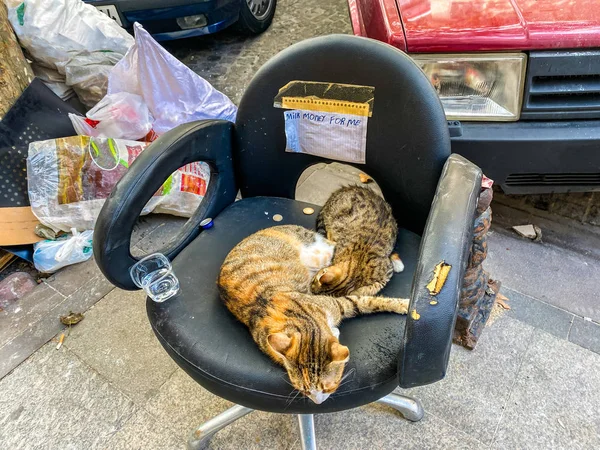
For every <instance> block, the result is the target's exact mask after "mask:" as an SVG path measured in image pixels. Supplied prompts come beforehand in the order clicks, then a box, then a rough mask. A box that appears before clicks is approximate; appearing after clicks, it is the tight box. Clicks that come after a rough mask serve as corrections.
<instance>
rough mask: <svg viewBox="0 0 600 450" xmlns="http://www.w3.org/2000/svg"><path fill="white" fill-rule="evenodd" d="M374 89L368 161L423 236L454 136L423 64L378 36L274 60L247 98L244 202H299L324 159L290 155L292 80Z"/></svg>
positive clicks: (335, 39) (343, 39) (241, 174)
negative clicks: (300, 187)
mask: <svg viewBox="0 0 600 450" xmlns="http://www.w3.org/2000/svg"><path fill="white" fill-rule="evenodd" d="M295 80H302V81H316V82H330V83H342V84H352V85H361V86H373V87H374V88H375V91H374V107H373V114H372V117H370V118H369V119H368V127H367V144H366V164H364V165H362V164H352V165H354V166H356V167H358V168H362V170H364V171H365V172H367V173H368V174H369V175H371V176H372V177H374V178H375V180H376V181H377V182H378V183H379V185H380V187H381V189H382V191H383V193H384V196H385V198H386V199H387V200H388V202H390V204H391V205H392V208H393V210H394V214H395V216H396V219H397V220H398V222H399V224H400V225H401V226H403V227H405V228H408V229H410V230H412V231H415V232H417V233H419V234H420V233H421V232H422V231H423V228H424V225H425V221H426V219H427V215H428V213H429V209H430V206H431V202H432V200H433V196H434V193H435V188H436V186H437V183H438V180H439V176H440V174H441V171H442V167H443V165H444V162H445V161H446V159H447V158H448V156H450V136H449V133H448V127H447V122H446V118H445V116H444V111H443V109H442V105H441V103H440V101H439V98H438V96H437V94H436V92H435V90H434V89H433V87H432V86H431V84H430V83H429V81H428V80H427V77H426V76H425V74H424V73H423V72H422V71H421V70H420V69H419V67H418V66H417V65H416V64H415V63H414V62H413V61H412V60H411V59H410V58H409V57H408V56H407V55H406V54H404V53H403V52H401V51H400V50H397V49H395V48H394V47H392V46H389V45H387V44H383V43H381V42H377V41H374V40H371V39H366V38H360V37H355V36H346V35H330V36H325V37H319V38H314V39H309V40H306V41H303V42H300V43H298V44H295V45H293V46H291V47H289V48H288V49H286V50H284V51H282V52H281V53H279V54H278V55H277V56H275V57H274V58H272V59H271V60H270V61H268V62H267V63H266V64H265V65H264V66H263V67H262V68H261V69H260V70H259V71H258V72H257V73H256V75H255V76H254V78H253V80H252V81H251V83H250V85H249V87H248V89H247V90H246V92H245V93H244V96H243V98H242V100H241V103H240V107H239V111H238V115H237V120H236V133H235V134H236V136H235V148H234V159H235V164H236V175H237V180H238V183H239V186H240V189H241V191H242V195H243V196H244V197H253V196H260V195H268V196H279V197H287V198H294V194H295V189H296V182H297V180H298V178H299V176H300V175H301V174H302V172H303V171H304V170H305V169H306V168H307V167H309V166H311V165H313V164H315V163H317V162H322V161H323V158H319V157H316V156H311V155H307V154H301V153H286V152H285V145H286V137H285V122H284V111H283V110H282V109H279V108H275V107H274V106H273V101H274V98H275V96H276V95H277V93H278V91H279V89H280V88H282V87H283V86H285V85H286V84H288V83H289V82H290V81H295Z"/></svg>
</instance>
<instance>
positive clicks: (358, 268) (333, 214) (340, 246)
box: [311, 186, 404, 296]
mask: <svg viewBox="0 0 600 450" xmlns="http://www.w3.org/2000/svg"><path fill="white" fill-rule="evenodd" d="M317 231H318V232H319V233H321V234H322V235H323V236H327V239H328V240H330V241H332V242H334V243H335V255H334V257H333V264H332V265H331V266H330V267H326V268H323V269H322V270H320V271H319V272H318V273H317V275H316V276H315V278H314V279H313V282H312V284H311V291H312V292H313V293H314V294H328V295H336V296H337V295H349V294H352V295H375V294H377V293H378V292H379V291H380V290H381V289H383V287H384V286H385V285H386V284H387V282H388V281H390V279H391V278H392V275H393V273H394V272H402V271H403V270H404V265H403V264H402V261H401V260H400V257H399V256H398V255H397V254H396V253H394V254H392V251H393V250H394V245H395V244H396V238H397V236H398V226H397V225H396V221H395V220H394V216H393V215H392V208H391V206H390V205H389V204H388V203H387V202H386V201H385V200H384V199H383V198H381V197H380V196H379V195H377V194H376V193H375V192H373V191H371V190H370V189H368V188H365V187H361V186H347V187H343V188H340V189H338V190H337V191H335V192H334V193H333V194H331V197H329V199H328V200H327V202H326V203H325V205H324V206H323V209H322V210H321V212H320V213H319V216H318V218H317Z"/></svg>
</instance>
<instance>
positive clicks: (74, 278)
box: [44, 258, 104, 297]
mask: <svg viewBox="0 0 600 450" xmlns="http://www.w3.org/2000/svg"><path fill="white" fill-rule="evenodd" d="M98 276H102V277H103V276H104V275H102V272H100V269H99V268H98V265H97V264H96V261H94V258H92V259H89V260H87V261H84V262H82V263H79V264H73V265H72V266H68V267H64V268H62V269H60V270H59V271H58V272H56V273H55V274H53V275H50V276H49V277H48V278H46V279H45V280H44V283H46V284H48V285H49V286H50V287H51V288H52V289H54V290H56V291H58V292H60V293H61V294H63V295H64V296H65V297H66V296H69V295H71V294H72V293H73V292H75V291H76V290H78V289H81V287H82V286H83V285H84V284H85V283H86V282H87V281H88V280H92V279H95V278H96V277H98Z"/></svg>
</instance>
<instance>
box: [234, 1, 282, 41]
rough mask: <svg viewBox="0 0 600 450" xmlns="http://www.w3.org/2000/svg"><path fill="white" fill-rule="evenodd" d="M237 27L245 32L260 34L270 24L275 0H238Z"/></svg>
mask: <svg viewBox="0 0 600 450" xmlns="http://www.w3.org/2000/svg"><path fill="white" fill-rule="evenodd" d="M240 3H241V4H240V18H239V20H238V23H237V28H238V29H239V30H240V31H241V32H243V33H245V34H260V33H262V32H263V31H265V30H266V29H267V28H269V26H270V25H271V22H272V21H273V16H274V15H275V7H276V6H277V0H240Z"/></svg>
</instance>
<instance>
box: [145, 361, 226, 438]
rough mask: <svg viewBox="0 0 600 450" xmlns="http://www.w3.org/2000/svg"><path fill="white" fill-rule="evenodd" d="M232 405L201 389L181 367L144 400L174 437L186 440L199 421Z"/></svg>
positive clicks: (211, 416)
mask: <svg viewBox="0 0 600 450" xmlns="http://www.w3.org/2000/svg"><path fill="white" fill-rule="evenodd" d="M231 406H233V403H231V402H228V401H227V400H223V399H222V398H219V397H217V396H215V395H213V394H211V393H210V392H208V391H207V390H206V389H204V388H202V387H201V386H200V385H199V384H198V383H196V382H195V381H194V380H193V379H192V378H191V377H190V376H189V375H188V374H186V373H185V372H184V371H183V370H181V369H178V370H177V371H176V372H175V373H174V374H173V375H172V376H171V378H170V379H169V380H167V381H166V382H165V383H164V384H163V385H162V386H161V387H160V389H158V392H157V393H156V395H155V396H154V397H152V398H151V399H150V400H149V401H148V402H147V403H146V406H145V408H146V409H147V410H148V411H149V412H150V413H151V414H152V415H153V416H154V417H156V418H157V419H158V420H160V421H161V422H162V423H165V424H168V425H169V426H170V427H171V428H172V429H173V431H174V432H175V434H176V436H177V437H179V438H181V439H185V440H186V441H187V439H188V436H189V434H190V433H191V432H192V430H193V429H195V428H196V427H197V426H198V425H200V424H201V423H203V422H205V421H207V420H208V419H211V418H213V417H214V416H216V415H218V414H220V413H222V412H223V411H225V410H226V409H228V408H230V407H231Z"/></svg>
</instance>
